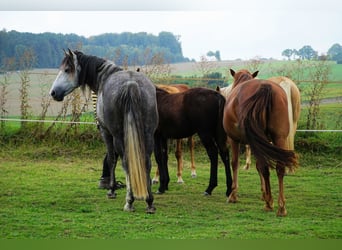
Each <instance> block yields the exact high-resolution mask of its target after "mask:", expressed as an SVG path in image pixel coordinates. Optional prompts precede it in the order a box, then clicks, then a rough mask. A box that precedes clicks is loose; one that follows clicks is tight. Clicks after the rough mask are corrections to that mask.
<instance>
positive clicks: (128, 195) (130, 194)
mask: <svg viewBox="0 0 342 250" xmlns="http://www.w3.org/2000/svg"><path fill="white" fill-rule="evenodd" d="M126 185H127V188H126V190H127V193H126V204H125V206H124V208H123V210H124V211H127V212H134V211H135V209H134V206H133V202H134V197H133V192H132V189H131V183H130V181H129V177H128V173H127V174H126Z"/></svg>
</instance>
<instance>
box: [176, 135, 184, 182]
mask: <svg viewBox="0 0 342 250" xmlns="http://www.w3.org/2000/svg"><path fill="white" fill-rule="evenodd" d="M176 144H177V145H176V152H175V156H176V159H177V183H184V181H183V178H182V172H183V156H182V139H177V142H176Z"/></svg>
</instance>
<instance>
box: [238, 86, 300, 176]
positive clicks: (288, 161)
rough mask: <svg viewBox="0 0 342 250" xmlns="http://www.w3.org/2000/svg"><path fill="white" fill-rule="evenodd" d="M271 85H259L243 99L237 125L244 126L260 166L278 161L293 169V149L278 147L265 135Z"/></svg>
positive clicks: (294, 156) (294, 160) (269, 113)
mask: <svg viewBox="0 0 342 250" xmlns="http://www.w3.org/2000/svg"><path fill="white" fill-rule="evenodd" d="M271 111H272V86H271V85H270V84H262V85H260V87H259V89H258V90H257V92H256V93H255V94H254V95H252V96H251V97H250V98H248V99H247V100H245V101H244V103H243V104H242V107H241V114H240V119H239V126H240V127H242V128H244V132H245V136H246V138H247V139H248V143H249V144H250V147H251V150H252V153H253V154H254V156H255V157H256V159H257V160H259V161H260V163H261V164H262V166H270V167H274V163H275V162H279V163H281V164H283V165H285V166H286V167H288V168H290V170H293V168H294V167H295V166H296V165H297V156H296V154H295V153H294V151H293V150H286V149H283V148H280V147H278V146H276V145H274V144H272V143H270V140H269V138H268V136H267V121H268V119H269V117H270V116H271V115H272V114H271Z"/></svg>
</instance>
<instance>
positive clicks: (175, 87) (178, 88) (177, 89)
mask: <svg viewBox="0 0 342 250" xmlns="http://www.w3.org/2000/svg"><path fill="white" fill-rule="evenodd" d="M156 86H157V87H158V88H162V89H164V90H166V91H167V92H168V93H170V94H175V93H181V92H184V91H187V90H189V89H190V87H189V86H188V85H186V84H170V85H164V84H156ZM182 140H183V139H177V140H176V152H175V156H176V158H177V183H184V181H183V178H182V172H183V157H182ZM188 142H189V146H190V157H191V176H192V177H196V168H195V157H194V140H193V136H190V137H189V138H188ZM152 182H153V183H158V182H159V171H158V168H157V170H156V172H155V175H154V177H153V179H152Z"/></svg>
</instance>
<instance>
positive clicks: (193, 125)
mask: <svg viewBox="0 0 342 250" xmlns="http://www.w3.org/2000/svg"><path fill="white" fill-rule="evenodd" d="M157 103H158V105H157V106H158V113H159V125H158V128H157V130H156V132H155V137H154V138H155V151H154V154H155V157H156V162H157V164H158V169H159V173H160V186H159V189H158V192H159V193H164V192H165V191H166V190H168V183H169V181H170V177H169V172H168V166H167V162H168V154H167V153H168V150H167V139H169V138H173V139H180V138H187V137H189V136H192V135H194V134H196V133H197V134H198V136H199V137H200V139H201V142H202V144H203V145H204V147H205V149H206V151H207V154H208V156H209V158H210V181H209V186H208V188H207V189H206V191H205V193H206V194H211V193H212V190H213V189H214V188H215V187H216V186H217V164H218V153H219V154H220V156H221V159H222V161H223V164H224V167H225V173H226V185H227V191H226V195H227V196H229V195H230V193H231V187H232V178H231V172H230V167H229V152H228V148H227V144H226V136H227V135H226V133H225V131H224V129H223V123H222V121H223V120H222V119H223V108H224V103H225V98H224V97H223V96H222V95H221V94H219V93H218V92H216V91H214V90H210V89H206V88H191V89H189V90H187V91H185V92H182V93H175V94H170V93H168V92H167V91H165V90H163V89H161V88H157Z"/></svg>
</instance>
